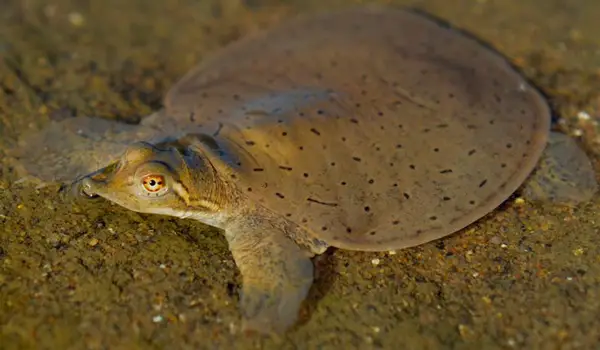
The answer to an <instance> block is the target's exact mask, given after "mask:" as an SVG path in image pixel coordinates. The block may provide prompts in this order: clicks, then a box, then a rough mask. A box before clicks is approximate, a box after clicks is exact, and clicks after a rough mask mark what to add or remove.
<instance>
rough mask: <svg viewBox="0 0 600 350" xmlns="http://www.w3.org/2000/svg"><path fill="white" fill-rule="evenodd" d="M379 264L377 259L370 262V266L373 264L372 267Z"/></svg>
mask: <svg viewBox="0 0 600 350" xmlns="http://www.w3.org/2000/svg"><path fill="white" fill-rule="evenodd" d="M380 262H381V261H380V260H379V259H377V258H375V259H373V260H371V264H373V265H375V266H377V265H379V263H380Z"/></svg>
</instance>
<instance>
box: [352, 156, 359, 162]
mask: <svg viewBox="0 0 600 350" xmlns="http://www.w3.org/2000/svg"><path fill="white" fill-rule="evenodd" d="M352 159H354V160H355V161H357V162H360V161H361V159H360V158H359V157H352Z"/></svg>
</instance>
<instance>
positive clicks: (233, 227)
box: [71, 135, 324, 335]
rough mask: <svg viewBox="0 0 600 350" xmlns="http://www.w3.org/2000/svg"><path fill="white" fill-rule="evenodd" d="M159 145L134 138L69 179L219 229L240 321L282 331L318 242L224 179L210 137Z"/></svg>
mask: <svg viewBox="0 0 600 350" xmlns="http://www.w3.org/2000/svg"><path fill="white" fill-rule="evenodd" d="M202 140H203V141H204V143H203V142H201V141H202ZM165 146H166V145H164V144H163V145H161V147H155V146H153V145H151V144H149V143H144V142H140V143H136V144H133V145H132V146H130V147H129V148H128V149H127V150H126V151H125V153H124V154H123V156H122V157H121V158H120V159H119V160H117V161H115V162H113V163H111V164H110V165H108V166H107V167H105V168H102V169H100V170H98V171H95V172H93V173H91V174H89V175H87V176H84V177H82V178H80V179H78V180H77V181H75V182H74V183H73V184H72V185H71V191H72V193H75V194H82V195H84V196H86V197H91V198H93V197H97V196H100V197H103V198H105V199H108V200H110V201H113V202H115V203H117V204H119V205H121V206H123V207H125V208H127V209H130V210H133V211H136V212H142V213H151V214H163V215H170V216H175V217H179V218H192V219H197V220H200V221H202V222H204V223H206V224H209V225H212V226H215V227H219V228H221V229H223V230H224V231H225V237H226V238H227V241H228V243H229V248H230V250H231V252H232V254H233V257H234V260H235V262H236V264H237V266H238V267H239V269H240V271H241V274H242V278H243V286H242V290H241V295H240V297H241V300H240V307H241V311H242V315H243V318H244V319H243V328H244V329H245V330H248V331H258V332H260V333H271V334H273V335H277V334H281V333H283V332H284V331H285V330H287V329H288V328H289V327H290V326H292V325H293V323H294V322H295V321H296V318H297V315H298V311H299V308H300V306H301V303H302V301H303V300H304V299H305V298H306V296H307V294H308V291H309V289H310V286H311V284H312V282H313V265H312V262H311V261H310V257H312V255H313V254H314V253H320V252H322V251H323V250H324V247H323V246H320V247H318V246H317V245H314V244H313V242H314V240H308V239H304V240H303V239H302V237H304V236H306V233H305V232H304V231H303V230H302V229H300V228H299V227H298V226H297V225H295V224H293V223H291V222H289V221H287V220H285V219H284V218H282V217H279V216H277V215H275V214H273V213H271V212H269V211H267V210H266V209H264V208H262V207H260V206H255V205H253V204H252V203H249V202H247V201H245V200H244V198H242V197H241V196H240V195H239V193H238V192H237V190H236V189H235V188H234V187H233V185H232V184H230V183H228V182H227V181H226V180H225V179H226V178H227V177H226V176H224V175H226V173H227V168H226V165H225V164H224V163H221V162H220V161H219V160H218V159H217V158H216V157H215V156H214V154H212V151H213V150H212V149H211V146H213V147H214V143H213V142H211V140H210V138H207V137H204V135H199V136H198V135H194V136H192V137H184V138H182V139H180V140H178V141H176V142H173V143H171V144H170V145H169V146H170V147H166V148H165ZM303 241H304V242H307V244H302V242H303Z"/></svg>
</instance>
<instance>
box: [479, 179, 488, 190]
mask: <svg viewBox="0 0 600 350" xmlns="http://www.w3.org/2000/svg"><path fill="white" fill-rule="evenodd" d="M486 183H487V179H486V180H483V181H481V182H480V183H479V188H482V187H483V186H485V184H486Z"/></svg>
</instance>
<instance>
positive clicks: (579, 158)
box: [522, 132, 598, 205]
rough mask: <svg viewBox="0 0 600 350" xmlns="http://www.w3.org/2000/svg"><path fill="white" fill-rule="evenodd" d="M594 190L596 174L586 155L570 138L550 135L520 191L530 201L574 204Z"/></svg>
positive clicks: (595, 187)
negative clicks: (536, 163) (546, 144)
mask: <svg viewBox="0 0 600 350" xmlns="http://www.w3.org/2000/svg"><path fill="white" fill-rule="evenodd" d="M597 190H598V183H597V181H596V174H595V172H594V168H593V166H592V164H591V162H590V159H589V158H588V156H587V155H586V154H585V152H584V151H583V150H582V149H581V148H580V147H579V146H578V145H577V142H576V141H575V140H573V139H572V138H571V137H569V136H567V135H565V134H562V133H558V132H551V133H550V137H549V139H548V146H546V149H545V150H544V153H543V154H542V158H541V159H540V161H539V164H538V166H537V168H536V169H535V170H534V172H533V173H532V174H531V176H530V177H529V179H528V180H527V181H526V183H525V185H524V187H523V190H522V192H523V195H524V196H526V197H527V198H529V199H532V200H538V201H551V202H556V203H561V204H567V205H575V204H578V203H582V202H586V201H589V200H590V199H591V198H592V197H593V196H594V194H595V193H596V191H597Z"/></svg>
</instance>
